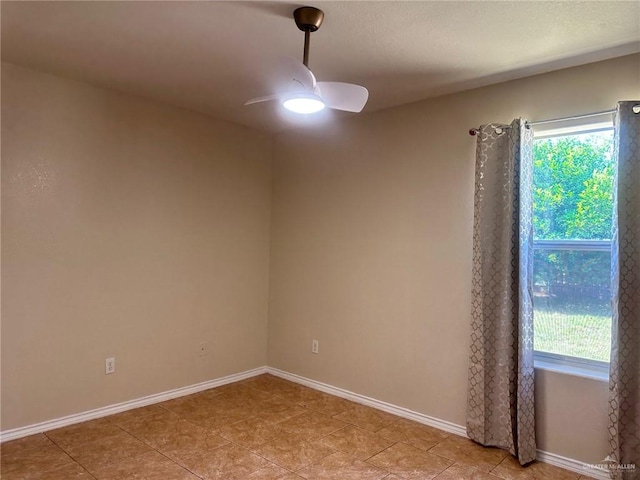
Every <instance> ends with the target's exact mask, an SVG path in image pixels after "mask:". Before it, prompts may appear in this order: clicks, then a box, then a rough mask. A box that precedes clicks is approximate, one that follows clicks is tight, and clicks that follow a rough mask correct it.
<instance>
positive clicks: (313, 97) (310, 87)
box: [245, 7, 369, 114]
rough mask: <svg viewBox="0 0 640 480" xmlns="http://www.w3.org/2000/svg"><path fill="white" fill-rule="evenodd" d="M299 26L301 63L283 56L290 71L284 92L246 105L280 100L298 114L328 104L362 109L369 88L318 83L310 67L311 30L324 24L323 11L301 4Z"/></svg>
mask: <svg viewBox="0 0 640 480" xmlns="http://www.w3.org/2000/svg"><path fill="white" fill-rule="evenodd" d="M293 18H294V20H295V22H296V25H297V26H298V28H299V29H300V30H302V31H303V32H304V55H303V60H302V63H300V62H298V61H297V60H296V59H294V58H291V57H283V59H282V62H281V65H280V68H281V70H283V71H286V72H287V73H289V74H290V75H289V79H290V83H289V85H287V87H288V88H287V89H286V91H285V92H284V93H278V94H274V95H267V96H264V97H257V98H252V99H251V100H248V101H247V102H245V105H251V104H253V103H259V102H267V101H271V100H278V101H280V102H281V103H282V105H283V106H284V107H285V108H286V109H287V110H291V111H292V112H295V113H303V114H308V113H315V112H319V111H320V110H323V109H324V108H325V107H327V108H333V109H335V110H343V111H346V112H360V111H362V109H363V108H364V106H365V104H366V103H367V99H368V98H369V91H368V90H367V89H366V88H364V87H362V86H360V85H354V84H352V83H343V82H317V81H316V77H315V76H314V75H313V73H312V72H311V70H309V42H310V37H311V32H315V31H316V30H318V29H319V28H320V25H322V20H323V19H324V13H323V12H322V10H319V9H317V8H315V7H300V8H297V9H296V10H295V11H294V12H293Z"/></svg>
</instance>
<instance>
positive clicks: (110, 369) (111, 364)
mask: <svg viewBox="0 0 640 480" xmlns="http://www.w3.org/2000/svg"><path fill="white" fill-rule="evenodd" d="M104 373H105V375H109V374H111V373H116V359H115V357H109V358H107V359H105V361H104Z"/></svg>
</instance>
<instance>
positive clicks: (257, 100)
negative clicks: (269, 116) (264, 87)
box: [244, 95, 280, 105]
mask: <svg viewBox="0 0 640 480" xmlns="http://www.w3.org/2000/svg"><path fill="white" fill-rule="evenodd" d="M279 97H280V95H265V96H264V97H256V98H252V99H251V100H247V101H246V102H244V104H245V105H252V104H254V103H260V102H268V101H270V100H277V99H278V98H279Z"/></svg>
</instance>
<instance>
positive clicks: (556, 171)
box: [533, 132, 613, 240]
mask: <svg viewBox="0 0 640 480" xmlns="http://www.w3.org/2000/svg"><path fill="white" fill-rule="evenodd" d="M612 143H613V139H612V134H611V133H609V132H602V133H598V134H585V135H573V136H567V137H558V138H548V139H544V140H536V141H535V142H534V147H533V149H534V151H533V153H534V157H533V158H534V192H533V217H534V235H535V237H536V238H537V239H549V240H551V239H553V240H557V239H581V240H589V239H591V240H594V239H595V240H605V239H610V238H611V216H612V212H613V190H612V185H613V159H612V154H611V150H612Z"/></svg>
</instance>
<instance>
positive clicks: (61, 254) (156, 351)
mask: <svg viewBox="0 0 640 480" xmlns="http://www.w3.org/2000/svg"><path fill="white" fill-rule="evenodd" d="M270 175H271V138H270V137H269V136H267V135H264V134H259V133H256V132H254V131H251V130H249V129H246V128H243V127H239V126H234V125H231V124H228V123H224V122H217V121H213V120H211V119H208V118H206V117H204V116H201V115H199V114H195V113H190V112H187V111H185V110H181V109H178V108H171V107H168V106H162V105H160V104H157V103H153V102H149V101H146V100H142V99H139V98H137V97H133V96H126V95H121V94H117V93H112V92H108V91H105V90H101V89H97V88H93V87H90V86H88V85H86V84H82V83H76V82H72V81H67V80H63V79H61V78H57V77H53V76H49V75H45V74H40V73H35V72H33V71H29V70H26V69H23V68H19V67H15V66H12V65H7V64H3V65H2V429H3V430H6V429H10V428H14V427H18V426H24V425H28V424H32V423H35V422H40V421H43V420H48V419H52V418H58V417H61V416H64V415H68V414H72V413H78V412H82V411H86V410H88V409H92V408H97V407H101V406H105V405H110V404H113V403H117V402H121V401H125V400H130V399H134V398H138V397H141V396H144V395H148V394H153V393H158V392H162V391H166V390H168V389H172V388H176V387H182V386H185V385H191V384H194V383H197V382H201V381H205V380H210V379H213V378H218V377H221V376H224V375H229V374H232V373H237V372H240V371H245V370H248V369H251V368H254V367H259V366H263V365H264V364H265V363H266V345H267V332H266V329H267V299H268V292H267V286H268V284H267V282H268V260H269V221H270V195H271V178H270ZM200 342H206V343H207V347H208V353H207V355H206V356H204V357H200V356H199V344H200ZM107 356H115V357H116V367H117V370H116V373H115V374H114V375H109V376H105V374H104V360H105V358H106V357H107Z"/></svg>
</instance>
